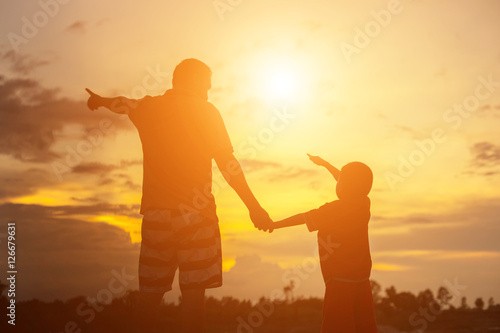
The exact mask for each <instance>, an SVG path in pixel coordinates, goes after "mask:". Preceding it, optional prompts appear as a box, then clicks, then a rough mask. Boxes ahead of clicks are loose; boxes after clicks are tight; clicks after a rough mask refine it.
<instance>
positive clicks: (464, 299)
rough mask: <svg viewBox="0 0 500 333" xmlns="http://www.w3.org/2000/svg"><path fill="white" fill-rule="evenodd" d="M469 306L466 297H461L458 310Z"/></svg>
mask: <svg viewBox="0 0 500 333" xmlns="http://www.w3.org/2000/svg"><path fill="white" fill-rule="evenodd" d="M468 308H469V306H468V305H467V297H462V299H461V300H460V310H467V309H468Z"/></svg>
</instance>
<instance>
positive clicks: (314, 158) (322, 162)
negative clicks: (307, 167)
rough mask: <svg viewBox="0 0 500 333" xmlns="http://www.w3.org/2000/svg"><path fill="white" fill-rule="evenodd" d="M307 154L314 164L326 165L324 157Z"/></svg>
mask: <svg viewBox="0 0 500 333" xmlns="http://www.w3.org/2000/svg"><path fill="white" fill-rule="evenodd" d="M307 156H309V159H310V160H311V161H312V162H313V163H314V164H316V165H319V166H326V165H327V164H328V162H327V161H325V160H324V159H322V158H321V157H319V156H313V155H310V154H307Z"/></svg>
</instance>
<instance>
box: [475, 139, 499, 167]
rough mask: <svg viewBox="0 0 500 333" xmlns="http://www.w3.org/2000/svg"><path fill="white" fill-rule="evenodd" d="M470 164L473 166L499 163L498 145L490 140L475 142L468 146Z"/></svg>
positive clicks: (489, 165) (488, 165)
mask: <svg viewBox="0 0 500 333" xmlns="http://www.w3.org/2000/svg"><path fill="white" fill-rule="evenodd" d="M470 151H471V154H472V159H473V160H472V164H473V166H475V167H478V168H483V167H492V166H498V165H500V145H495V144H493V143H491V142H485V141H483V142H477V143H475V144H474V145H473V146H472V147H471V148H470Z"/></svg>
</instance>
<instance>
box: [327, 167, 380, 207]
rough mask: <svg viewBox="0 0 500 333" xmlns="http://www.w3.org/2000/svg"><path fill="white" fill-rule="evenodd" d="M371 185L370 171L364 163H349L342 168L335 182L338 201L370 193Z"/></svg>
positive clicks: (371, 176)
mask: <svg viewBox="0 0 500 333" xmlns="http://www.w3.org/2000/svg"><path fill="white" fill-rule="evenodd" d="M372 183H373V173H372V170H371V169H370V168H369V167H368V166H367V165H366V164H364V163H361V162H351V163H348V164H346V165H344V166H343V167H342V169H341V170H340V176H339V179H338V181H337V188H336V192H337V196H338V197H339V199H355V198H360V197H365V196H367V195H368V193H370V190H371V188H372Z"/></svg>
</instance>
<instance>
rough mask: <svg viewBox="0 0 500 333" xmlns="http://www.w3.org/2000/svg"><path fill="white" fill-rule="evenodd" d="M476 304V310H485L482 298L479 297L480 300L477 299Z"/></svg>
mask: <svg viewBox="0 0 500 333" xmlns="http://www.w3.org/2000/svg"><path fill="white" fill-rule="evenodd" d="M474 304H475V305H476V309H477V310H479V311H482V310H483V309H484V301H483V299H482V298H481V297H479V298H478V299H476V301H475V302H474Z"/></svg>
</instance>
